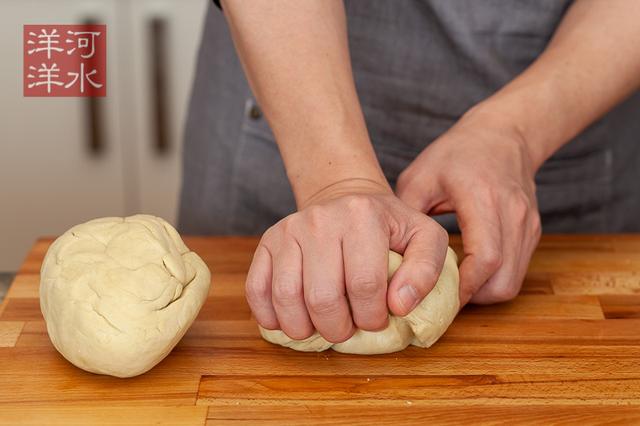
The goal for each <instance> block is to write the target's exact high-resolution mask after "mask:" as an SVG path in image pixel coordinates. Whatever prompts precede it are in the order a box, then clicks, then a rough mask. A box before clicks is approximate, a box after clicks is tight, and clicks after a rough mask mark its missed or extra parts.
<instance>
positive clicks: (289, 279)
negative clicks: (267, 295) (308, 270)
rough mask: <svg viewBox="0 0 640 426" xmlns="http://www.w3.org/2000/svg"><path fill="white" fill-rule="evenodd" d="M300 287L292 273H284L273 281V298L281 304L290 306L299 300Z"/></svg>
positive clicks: (300, 294)
mask: <svg viewBox="0 0 640 426" xmlns="http://www.w3.org/2000/svg"><path fill="white" fill-rule="evenodd" d="M301 296H302V289H301V286H300V285H299V283H298V280H297V279H296V278H295V276H294V274H291V273H286V274H282V276H281V277H280V278H279V279H278V281H277V282H275V283H274V286H273V300H274V302H275V303H278V304H279V305H281V306H291V305H293V304H296V303H298V302H299V301H300V300H301Z"/></svg>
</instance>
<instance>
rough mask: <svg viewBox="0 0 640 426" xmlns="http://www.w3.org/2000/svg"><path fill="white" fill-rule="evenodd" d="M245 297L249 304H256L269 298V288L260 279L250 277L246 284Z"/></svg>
mask: <svg viewBox="0 0 640 426" xmlns="http://www.w3.org/2000/svg"><path fill="white" fill-rule="evenodd" d="M245 297H246V299H247V302H249V305H251V306H255V305H258V304H261V303H262V302H263V301H264V300H265V299H267V298H269V289H268V288H267V287H265V286H264V285H262V284H260V283H259V282H258V281H254V280H250V279H248V280H247V282H246V284H245Z"/></svg>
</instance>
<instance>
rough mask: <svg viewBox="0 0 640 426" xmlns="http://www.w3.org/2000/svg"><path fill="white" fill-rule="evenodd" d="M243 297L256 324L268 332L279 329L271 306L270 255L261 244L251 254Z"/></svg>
mask: <svg viewBox="0 0 640 426" xmlns="http://www.w3.org/2000/svg"><path fill="white" fill-rule="evenodd" d="M245 295H246V298H247V302H248V303H249V307H250V308H251V312H253V316H255V317H256V321H258V324H260V325H261V326H262V327H264V328H267V329H270V330H276V329H278V328H280V324H279V323H278V319H277V316H276V312H275V310H274V309H273V305H272V304H271V254H270V253H269V250H268V249H267V248H266V247H265V246H264V245H262V243H261V244H259V245H258V247H257V248H256V251H255V253H254V254H253V260H252V261H251V266H250V267H249V273H248V274H247V280H246V282H245Z"/></svg>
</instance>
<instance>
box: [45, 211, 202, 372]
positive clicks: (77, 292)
mask: <svg viewBox="0 0 640 426" xmlns="http://www.w3.org/2000/svg"><path fill="white" fill-rule="evenodd" d="M210 279H211V275H210V273H209V269H208V268H207V266H206V265H205V263H204V262H203V261H202V259H200V257H198V255H197V254H195V253H194V252H192V251H190V250H189V249H188V248H187V246H185V244H184V243H183V242H182V239H181V238H180V235H178V233H177V232H176V230H175V229H174V228H173V227H172V226H171V225H169V224H168V223H167V222H165V221H164V220H162V219H160V218H158V217H154V216H147V215H136V216H131V217H126V218H119V217H107V218H103V219H95V220H92V221H89V222H87V223H84V224H81V225H77V226H74V227H73V228H71V229H70V230H68V231H67V232H65V233H64V234H63V235H62V236H61V237H60V238H58V239H57V240H56V241H55V242H54V243H53V244H52V245H51V247H50V248H49V250H48V251H47V254H46V256H45V259H44V263H43V264H42V270H41V278H40V307H41V309H42V314H43V315H44V319H45V321H46V323H47V332H48V333H49V337H50V339H51V342H52V343H53V345H54V346H55V347H56V349H57V350H58V351H59V352H60V353H61V354H62V355H63V356H64V357H65V358H66V359H67V360H69V361H70V362H71V363H73V364H74V365H76V366H77V367H79V368H82V369H83V370H87V371H91V372H93V373H99V374H109V375H112V376H117V377H131V376H136V375H138V374H142V373H144V372H146V371H148V370H149V369H151V368H152V367H153V366H155V365H156V364H157V363H159V362H160V361H161V360H162V359H163V358H164V357H165V356H167V354H169V352H171V349H173V347H174V346H175V345H176V343H178V341H179V340H180V339H181V338H182V336H183V335H184V333H185V332H186V331H187V329H188V328H189V326H190V325H191V323H192V322H193V320H194V319H195V317H196V315H197V314H198V311H200V308H201V307H202V304H203V303H204V301H205V300H206V298H207V295H208V293H209V284H210Z"/></svg>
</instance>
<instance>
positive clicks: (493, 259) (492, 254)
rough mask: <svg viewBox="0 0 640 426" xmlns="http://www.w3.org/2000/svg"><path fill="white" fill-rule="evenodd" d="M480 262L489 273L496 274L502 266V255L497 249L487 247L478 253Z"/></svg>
mask: <svg viewBox="0 0 640 426" xmlns="http://www.w3.org/2000/svg"><path fill="white" fill-rule="evenodd" d="M478 262H479V263H480V265H481V266H482V267H483V268H484V269H485V270H487V271H489V272H495V271H497V270H498V268H500V266H501V265H502V253H501V252H500V250H499V249H498V248H497V247H486V248H485V249H484V250H482V251H481V252H479V253H478Z"/></svg>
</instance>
